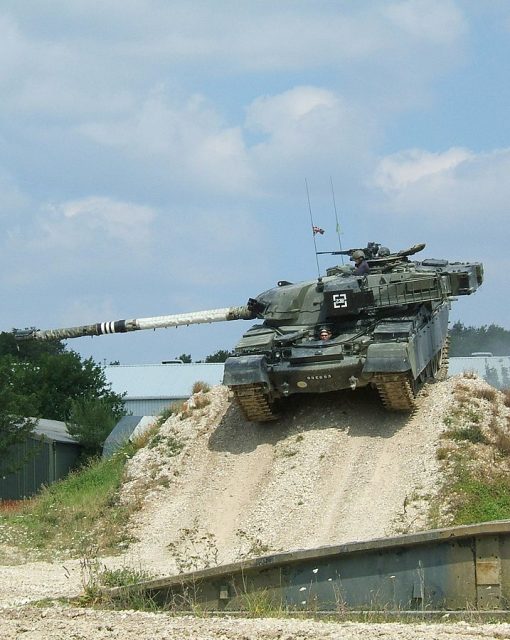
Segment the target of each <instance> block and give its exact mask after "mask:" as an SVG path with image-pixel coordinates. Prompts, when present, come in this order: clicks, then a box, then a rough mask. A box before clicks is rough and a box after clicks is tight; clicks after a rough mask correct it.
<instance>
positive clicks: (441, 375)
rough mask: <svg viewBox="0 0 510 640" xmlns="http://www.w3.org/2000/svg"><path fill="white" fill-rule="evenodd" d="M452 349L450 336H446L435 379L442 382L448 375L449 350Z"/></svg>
mask: <svg viewBox="0 0 510 640" xmlns="http://www.w3.org/2000/svg"><path fill="white" fill-rule="evenodd" d="M449 349H450V338H446V339H445V341H444V343H443V346H442V347H441V351H440V352H439V361H438V365H439V366H438V369H437V373H436V375H435V379H436V380H439V381H440V382H442V381H443V380H446V378H447V377H448V352H449Z"/></svg>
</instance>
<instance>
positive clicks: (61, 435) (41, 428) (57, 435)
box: [34, 418, 78, 444]
mask: <svg viewBox="0 0 510 640" xmlns="http://www.w3.org/2000/svg"><path fill="white" fill-rule="evenodd" d="M34 433H35V434H36V435H38V436H44V438H46V439H47V440H53V441H55V442H69V443H71V444H78V442H77V441H76V440H75V439H74V438H72V437H71V436H70V435H69V433H68V432H67V427H66V423H65V422H60V421H58V420H45V419H44V418H39V420H37V422H36V425H35V427H34Z"/></svg>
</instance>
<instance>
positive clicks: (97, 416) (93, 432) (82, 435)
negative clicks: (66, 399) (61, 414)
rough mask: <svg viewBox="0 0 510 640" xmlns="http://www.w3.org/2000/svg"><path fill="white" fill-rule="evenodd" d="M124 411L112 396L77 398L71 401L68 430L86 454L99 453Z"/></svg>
mask: <svg viewBox="0 0 510 640" xmlns="http://www.w3.org/2000/svg"><path fill="white" fill-rule="evenodd" d="M124 413H125V412H124V411H119V407H118V406H117V405H116V403H115V402H112V399H111V398H110V399H108V398H95V397H92V396H89V397H85V398H75V399H73V400H72V401H71V409H70V411H69V419H68V421H67V422H66V426H67V430H68V432H69V434H70V435H71V436H72V437H73V438H75V440H77V441H78V442H79V443H80V444H81V445H82V446H83V449H84V453H85V455H87V456H92V455H98V454H100V453H101V451H102V447H103V444H104V441H105V440H106V438H107V437H108V436H109V434H110V433H111V431H112V429H113V427H114V426H115V425H116V423H117V422H118V420H119V418H120V417H121V416H122V415H124Z"/></svg>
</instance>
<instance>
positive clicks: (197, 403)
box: [193, 395, 211, 409]
mask: <svg viewBox="0 0 510 640" xmlns="http://www.w3.org/2000/svg"><path fill="white" fill-rule="evenodd" d="M208 404H211V401H210V399H209V398H208V397H207V396H204V395H199V396H196V397H195V398H194V399H193V408H194V409H203V408H204V407H207V405H208Z"/></svg>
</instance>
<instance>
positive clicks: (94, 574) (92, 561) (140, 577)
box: [77, 554, 159, 611]
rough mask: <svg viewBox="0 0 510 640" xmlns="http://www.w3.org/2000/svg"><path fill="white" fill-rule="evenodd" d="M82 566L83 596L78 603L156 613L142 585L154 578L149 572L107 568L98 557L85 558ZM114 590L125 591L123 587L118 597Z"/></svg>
mask: <svg viewBox="0 0 510 640" xmlns="http://www.w3.org/2000/svg"><path fill="white" fill-rule="evenodd" d="M80 566H81V573H82V584H83V594H82V595H81V596H80V598H79V599H78V603H77V604H80V605H81V606H93V605H95V606H102V607H108V608H112V609H134V610H138V611H156V610H157V609H158V608H159V606H158V605H157V604H156V602H155V600H154V598H153V597H152V596H151V595H150V594H149V593H148V592H147V590H146V589H145V588H144V587H143V584H142V583H143V582H146V581H148V580H152V579H153V578H154V577H155V576H154V575H153V574H152V573H150V572H149V571H145V570H143V569H138V570H137V569H133V568H132V567H121V568H119V569H108V568H107V567H106V566H104V565H101V563H100V562H99V560H98V558H97V555H95V554H92V555H91V556H87V557H85V558H83V559H82V560H81V561H80ZM137 585H138V588H137ZM113 587H126V589H122V588H121V589H119V590H117V591H116V592H115V594H111V593H110V592H109V591H108V589H111V588H113Z"/></svg>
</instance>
